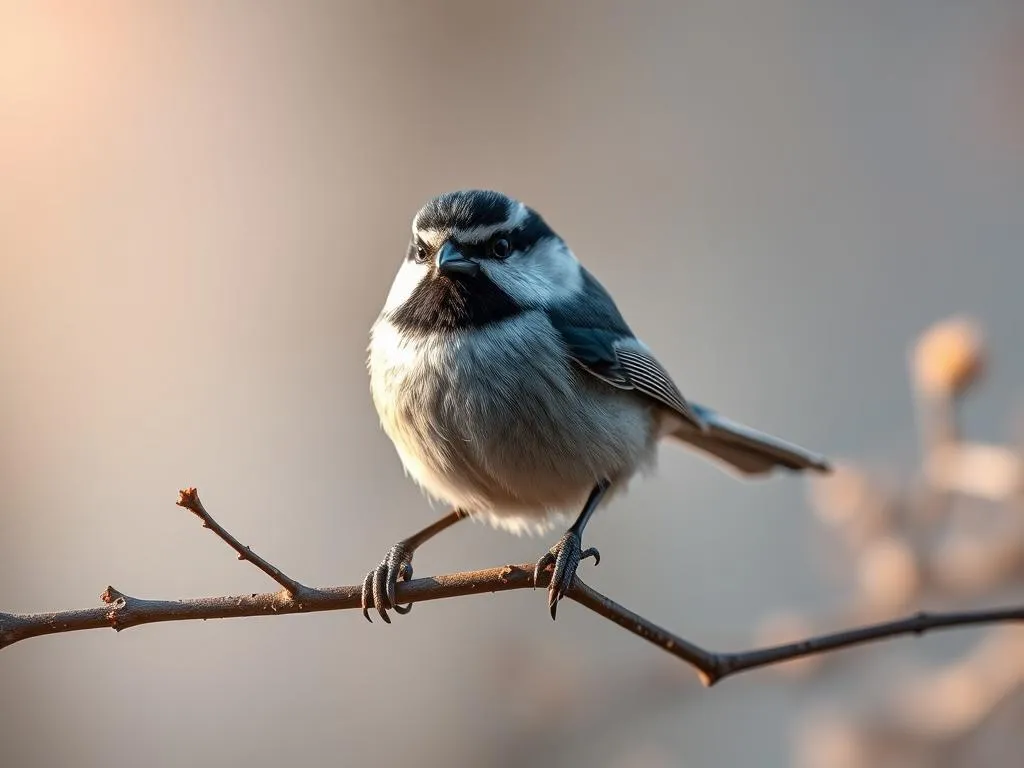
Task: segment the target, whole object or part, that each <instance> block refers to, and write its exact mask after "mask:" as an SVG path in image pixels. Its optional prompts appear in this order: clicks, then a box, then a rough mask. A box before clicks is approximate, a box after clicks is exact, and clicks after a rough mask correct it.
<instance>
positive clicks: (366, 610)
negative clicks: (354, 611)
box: [363, 569, 376, 624]
mask: <svg viewBox="0 0 1024 768" xmlns="http://www.w3.org/2000/svg"><path fill="white" fill-rule="evenodd" d="M374 573H376V569H374V570H372V571H370V572H369V573H368V574H366V578H365V579H363V618H364V619H366V620H367V621H368V622H370V623H371V624H373V619H371V618H370V599H371V593H370V590H371V589H373V574H374Z"/></svg>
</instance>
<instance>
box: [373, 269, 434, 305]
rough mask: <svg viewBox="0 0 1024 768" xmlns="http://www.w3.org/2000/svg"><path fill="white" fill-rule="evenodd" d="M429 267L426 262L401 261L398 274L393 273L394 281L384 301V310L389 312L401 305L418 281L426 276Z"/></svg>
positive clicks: (414, 288)
mask: <svg viewBox="0 0 1024 768" xmlns="http://www.w3.org/2000/svg"><path fill="white" fill-rule="evenodd" d="M429 268H430V267H429V265H428V264H417V263H416V262H415V261H408V260H407V261H403V262H402V266H401V267H399V269H398V274H397V275H395V280H394V282H393V283H391V290H390V291H389V292H388V297H387V299H386V300H385V302H384V311H385V312H390V311H392V310H395V309H398V308H399V307H400V306H402V305H403V304H404V303H405V302H406V300H407V299H408V298H409V297H410V296H412V292H413V291H415V290H416V286H417V285H419V284H420V281H421V280H423V278H425V277H426V274H427V270H428V269H429Z"/></svg>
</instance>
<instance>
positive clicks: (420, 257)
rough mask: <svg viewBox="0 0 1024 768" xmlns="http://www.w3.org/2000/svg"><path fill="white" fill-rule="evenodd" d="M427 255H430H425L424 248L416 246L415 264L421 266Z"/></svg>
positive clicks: (425, 250)
mask: <svg viewBox="0 0 1024 768" xmlns="http://www.w3.org/2000/svg"><path fill="white" fill-rule="evenodd" d="M429 255H430V254H428V253H427V249H426V247H425V246H422V245H417V246H416V263H417V264H422V263H423V262H425V261H426V260H427V257H428V256H429Z"/></svg>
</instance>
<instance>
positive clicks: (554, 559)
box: [533, 530, 601, 619]
mask: <svg viewBox="0 0 1024 768" xmlns="http://www.w3.org/2000/svg"><path fill="white" fill-rule="evenodd" d="M588 557H592V558H594V565H597V564H598V563H600V562H601V553H600V552H598V551H597V548H596V547H590V549H583V544H582V542H581V541H580V535H579V534H578V533H576V531H572V530H569V531H566V533H565V535H564V536H563V537H562V538H561V539H560V540H559V541H558V543H557V544H555V546H553V547H552V548H551V549H549V550H548V553H547V554H546V555H544V557H542V558H541V559H540V560H538V561H537V565H536V566H535V567H534V569H533V584H534V586H536V585H537V581H538V580H539V579H540V572H541V571H543V570H544V569H545V568H547V567H548V566H549V565H550V566H553V569H552V572H551V582H550V583H549V584H548V607H549V608H550V609H551V618H552V619H554V618H555V612H556V611H557V610H558V601H559V600H561V599H562V598H563V597H565V595H566V593H568V591H569V590H570V589H572V585H573V584H574V583H575V581H576V568H577V567H579V564H580V562H581V561H583V560H586V559H587V558H588Z"/></svg>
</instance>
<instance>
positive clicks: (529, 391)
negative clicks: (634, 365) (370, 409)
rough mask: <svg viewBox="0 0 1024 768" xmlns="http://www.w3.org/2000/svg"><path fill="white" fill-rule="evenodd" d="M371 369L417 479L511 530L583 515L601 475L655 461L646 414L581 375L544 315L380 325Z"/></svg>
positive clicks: (390, 427) (384, 411)
mask: <svg viewBox="0 0 1024 768" xmlns="http://www.w3.org/2000/svg"><path fill="white" fill-rule="evenodd" d="M369 368H370V380H371V390H372V393H373V399H374V403H375V405H376V407H377V411H378V413H379V414H380V418H381V424H382V425H383V427H384V430H385V432H386V433H387V434H388V436H389V437H390V438H391V440H392V441H393V442H394V444H395V448H396V449H397V451H398V454H399V456H400V457H401V459H402V463H403V464H404V466H405V469H406V471H407V472H408V474H410V475H411V476H412V477H413V478H414V479H415V480H416V481H417V482H418V483H419V484H420V485H421V486H422V487H423V488H424V489H425V490H426V491H427V492H428V493H429V494H430V495H431V496H433V497H435V498H437V499H439V500H442V501H444V502H446V503H449V504H452V505H454V506H459V507H462V508H464V509H467V510H469V511H470V512H471V513H474V514H477V515H480V516H485V517H487V518H489V519H490V520H491V521H492V522H493V523H495V524H496V525H499V526H501V527H504V528H507V529H510V530H514V531H522V530H527V529H535V530H542V529H544V528H547V527H549V523H550V522H551V520H552V518H553V517H554V518H557V517H558V516H559V515H560V514H562V513H565V514H575V513H576V512H578V511H579V508H580V507H581V505H582V503H583V501H584V499H585V498H586V496H587V494H588V493H589V492H590V489H591V488H592V487H593V484H594V483H595V482H596V481H597V480H598V479H600V478H602V477H607V478H611V479H613V480H622V481H623V482H624V481H625V479H628V477H629V475H631V474H633V472H634V471H635V470H636V469H637V468H638V466H640V465H641V464H644V463H646V462H647V461H649V460H650V459H651V458H652V457H653V451H654V449H653V443H654V439H655V438H654V436H653V428H652V417H651V415H650V413H649V410H648V408H647V407H646V406H645V405H643V404H642V403H641V401H639V400H638V399H637V398H636V397H635V396H633V395H632V394H631V393H628V392H623V391H620V390H615V389H613V388H610V387H607V386H606V385H604V384H603V383H601V382H599V381H597V380H596V379H593V378H592V377H590V376H589V375H587V374H585V373H581V372H580V371H579V370H578V369H577V368H576V367H575V365H574V364H573V363H571V362H570V361H569V359H568V358H567V357H566V355H565V352H564V350H563V348H562V342H561V339H560V338H559V337H558V335H557V333H556V332H555V331H554V329H553V328H552V327H551V325H550V323H549V322H548V320H547V318H546V316H545V315H544V314H543V313H539V312H534V313H524V314H521V315H517V316H515V317H513V318H509V319H508V320H505V321H502V322H500V323H494V324H492V325H489V326H486V327H485V328H482V329H474V330H468V331H460V332H456V333H448V334H443V335H442V334H438V335H423V336H409V335H404V334H402V333H400V332H399V331H398V330H397V329H396V328H395V327H394V326H393V325H392V324H391V323H390V322H389V321H387V320H386V319H384V318H382V319H380V320H378V322H377V323H376V324H375V325H374V328H373V331H372V336H371V343H370V356H369Z"/></svg>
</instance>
